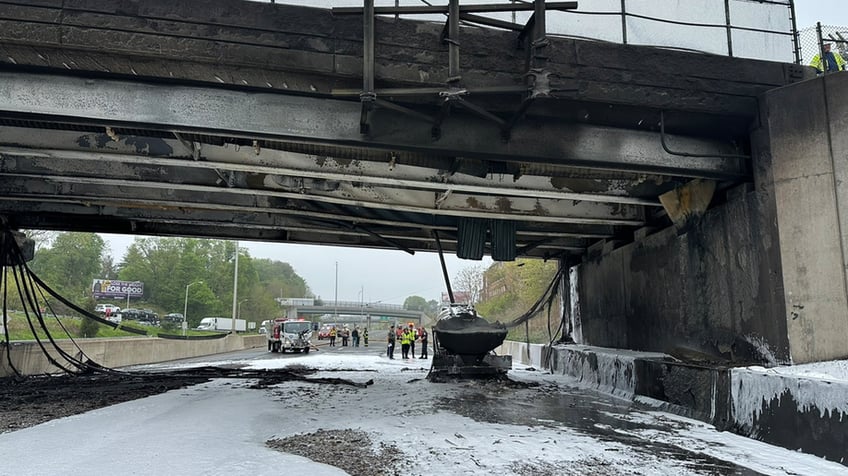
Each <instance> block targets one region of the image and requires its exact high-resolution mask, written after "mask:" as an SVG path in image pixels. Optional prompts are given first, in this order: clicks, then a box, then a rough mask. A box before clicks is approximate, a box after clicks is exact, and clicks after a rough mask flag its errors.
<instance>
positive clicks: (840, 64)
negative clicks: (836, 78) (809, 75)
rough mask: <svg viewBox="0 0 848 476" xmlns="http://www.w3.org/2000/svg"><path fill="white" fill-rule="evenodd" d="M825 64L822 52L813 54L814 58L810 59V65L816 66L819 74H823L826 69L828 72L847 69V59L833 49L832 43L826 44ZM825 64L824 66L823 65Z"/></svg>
mask: <svg viewBox="0 0 848 476" xmlns="http://www.w3.org/2000/svg"><path fill="white" fill-rule="evenodd" d="M823 49H824V65H823V64H822V56H821V54H816V55H815V56H813V60H812V61H810V66H812V67H813V68H816V71H818V73H819V74H822V73H823V72H824V71H827V72H828V73H835V72H837V71H845V60H844V59H842V56H841V55H840V54H839V52H838V51H831V44H830V43H825V44H824V48H823ZM823 66H824V67H823Z"/></svg>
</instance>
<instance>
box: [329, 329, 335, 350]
mask: <svg viewBox="0 0 848 476" xmlns="http://www.w3.org/2000/svg"><path fill="white" fill-rule="evenodd" d="M335 346H336V326H333V327H331V328H330V347H335Z"/></svg>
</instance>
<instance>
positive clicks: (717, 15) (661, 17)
mask: <svg viewBox="0 0 848 476" xmlns="http://www.w3.org/2000/svg"><path fill="white" fill-rule="evenodd" d="M460 1H461V4H462V5H479V4H488V5H497V4H513V5H515V4H529V3H532V1H528V0H460ZM549 1H552V0H549ZM276 3H288V4H297V3H298V2H295V1H294V0H282V1H280V0H277V1H276ZM309 3H310V6H315V7H326V8H329V7H362V6H363V3H364V0H312V1H310V2H309ZM447 3H448V0H427V1H424V0H375V1H374V5H375V7H415V6H421V5H424V4H426V5H445V4H447ZM301 4H302V3H301ZM532 14H533V12H532V11H529V12H528V11H513V12H498V13H483V14H480V15H481V16H486V17H489V18H493V19H496V20H500V21H504V22H511V23H513V24H522V25H523V24H527V22H528V20H529V19H530V17H531V16H532ZM395 16H397V14H396V15H395ZM439 16H440V17H442V18H440V21H442V20H443V16H444V15H439ZM404 17H405V18H416V19H431V20H432V19H434V15H404ZM546 18H547V20H546V22H547V25H546V27H547V32H548V35H550V36H566V37H571V38H581V39H592V40H601V41H609V42H616V43H622V44H634V45H644V46H660V47H668V48H680V49H686V50H694V51H700V52H705V53H713V54H720V55H727V56H735V57H742V58H753V59H763V60H769V61H781V62H787V63H792V62H794V63H801V47H800V44H799V42H798V40H797V35H796V31H797V28H796V25H795V0H676V1H675V2H662V1H657V0H591V1H588V0H583V1H578V7H577V8H576V9H570V10H562V11H555V10H549V11H548V12H547V15H546ZM603 60H604V59H603V58H599V59H598V61H599V62H600V61H603Z"/></svg>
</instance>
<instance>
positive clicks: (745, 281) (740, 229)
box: [575, 188, 789, 362]
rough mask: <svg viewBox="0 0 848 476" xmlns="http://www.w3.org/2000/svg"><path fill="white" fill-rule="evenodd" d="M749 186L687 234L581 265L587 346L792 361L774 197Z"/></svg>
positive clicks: (658, 237)
mask: <svg viewBox="0 0 848 476" xmlns="http://www.w3.org/2000/svg"><path fill="white" fill-rule="evenodd" d="M741 190H742V191H739V192H738V193H735V194H733V195H735V196H734V197H733V198H732V199H731V200H729V201H728V202H727V203H725V204H724V205H722V206H719V207H716V208H714V209H712V210H710V211H708V212H707V213H706V214H705V216H704V217H703V218H702V219H701V220H700V221H699V222H697V223H695V224H693V225H692V226H690V227H689V229H688V230H686V231H685V232H678V231H677V230H675V229H674V228H669V229H665V230H662V231H660V232H658V233H655V234H653V235H649V236H647V237H645V238H643V239H642V240H640V241H637V242H635V243H632V244H629V245H627V246H624V247H621V248H619V249H616V250H613V251H612V252H610V253H608V254H605V255H603V256H600V257H596V258H593V259H590V260H588V261H586V262H584V263H583V264H581V265H579V267H578V269H577V276H578V284H577V287H578V292H579V294H580V299H579V307H580V309H579V316H580V323H579V324H580V326H581V329H580V332H579V333H575V334H576V335H582V339H583V343H584V344H588V345H597V346H604V347H617V348H627V349H634V350H642V351H653V352H664V353H669V354H672V355H677V356H683V357H686V356H693V357H694V358H696V359H721V360H730V361H734V362H751V361H756V362H769V361H772V362H783V361H787V360H788V357H789V353H788V342H787V331H786V322H785V320H784V319H783V318H782V317H783V316H784V315H785V312H784V300H783V293H782V291H781V285H780V283H781V275H780V256H779V249H778V243H777V238H776V237H777V232H776V229H775V223H774V220H773V219H772V217H773V214H772V212H770V211H769V209H770V205H769V204H770V203H772V198H771V195H768V194H767V193H762V192H760V191H757V192H748V193H745V192H744V188H743V189H741Z"/></svg>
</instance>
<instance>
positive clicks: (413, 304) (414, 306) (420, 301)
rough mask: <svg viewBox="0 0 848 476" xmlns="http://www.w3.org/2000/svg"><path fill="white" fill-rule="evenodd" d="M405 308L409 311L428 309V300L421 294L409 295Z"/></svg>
mask: <svg viewBox="0 0 848 476" xmlns="http://www.w3.org/2000/svg"><path fill="white" fill-rule="evenodd" d="M403 308H404V309H406V310H408V311H422V312H424V311H426V310H427V300H426V299H424V298H423V297H421V296H409V297H408V298H406V300H405V301H404V302H403Z"/></svg>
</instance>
